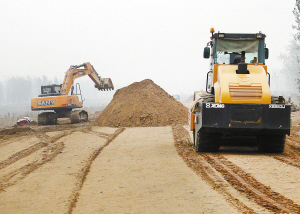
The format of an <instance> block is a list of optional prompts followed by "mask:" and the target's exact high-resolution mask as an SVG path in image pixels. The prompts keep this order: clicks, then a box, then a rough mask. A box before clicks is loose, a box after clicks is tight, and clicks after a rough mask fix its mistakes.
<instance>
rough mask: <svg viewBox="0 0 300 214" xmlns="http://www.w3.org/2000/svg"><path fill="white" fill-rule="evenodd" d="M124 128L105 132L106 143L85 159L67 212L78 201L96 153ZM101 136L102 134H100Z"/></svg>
mask: <svg viewBox="0 0 300 214" xmlns="http://www.w3.org/2000/svg"><path fill="white" fill-rule="evenodd" d="M124 130H125V128H120V129H118V130H116V132H115V133H114V134H112V135H110V136H108V135H107V134H105V136H106V137H107V136H108V139H107V141H106V143H105V144H104V145H103V146H102V147H100V148H98V149H96V150H95V151H94V152H93V153H92V154H91V156H90V158H89V160H88V161H87V163H86V165H85V166H84V167H83V168H82V169H81V172H80V174H79V175H78V180H79V181H78V183H77V184H76V189H75V190H74V191H73V193H72V196H71V198H70V204H69V211H68V214H71V213H72V212H73V209H74V208H75V206H76V203H77V201H78V197H79V195H80V190H81V189H82V186H83V184H84V182H85V180H86V177H87V175H88V173H89V172H90V168H91V165H92V163H93V161H94V160H95V159H96V158H97V157H98V155H99V154H100V153H101V151H102V150H103V149H104V148H105V147H106V146H108V145H109V144H110V142H111V141H113V140H114V139H115V138H116V137H117V136H118V135H119V134H121V133H122V132H123V131H124ZM92 132H93V133H96V131H92ZM100 135H101V136H102V134H101V133H100ZM102 137H103V136H102Z"/></svg>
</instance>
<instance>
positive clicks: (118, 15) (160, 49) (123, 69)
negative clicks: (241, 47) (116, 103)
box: [0, 0, 295, 94]
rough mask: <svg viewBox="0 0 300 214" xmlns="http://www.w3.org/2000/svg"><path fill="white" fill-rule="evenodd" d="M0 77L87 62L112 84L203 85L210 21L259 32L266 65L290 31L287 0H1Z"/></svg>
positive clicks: (272, 64)
mask: <svg viewBox="0 0 300 214" xmlns="http://www.w3.org/2000/svg"><path fill="white" fill-rule="evenodd" d="M0 2H1V7H0V23H1V29H2V30H1V34H0V63H1V76H2V80H3V77H4V78H8V77H10V76H27V75H30V76H33V77H37V76H40V77H42V75H46V76H47V77H50V78H52V77H54V76H57V77H58V78H59V79H63V77H64V72H65V71H66V70H67V69H68V68H69V66H70V65H78V64H81V63H83V62H90V63H91V64H92V65H93V66H94V68H95V69H96V70H97V72H98V73H99V74H100V75H101V76H102V77H110V78H111V79H112V81H113V83H114V85H115V86H116V88H120V87H124V86H127V85H129V84H131V83H133V82H136V81H141V80H143V79H146V78H149V79H152V80H153V81H154V82H155V83H157V84H158V85H160V86H161V87H162V88H163V89H165V90H166V91H167V92H168V93H170V94H181V93H185V94H188V93H191V94H192V93H193V91H195V90H200V89H204V88H205V79H206V73H207V71H208V60H206V59H203V48H204V47H205V46H206V43H207V42H208V41H209V37H210V33H209V30H210V28H211V27H214V28H215V30H216V31H220V32H229V33H257V32H259V31H262V32H263V33H265V34H266V35H267V38H266V44H267V47H268V48H269V51H270V58H269V60H268V61H267V65H268V66H269V67H268V71H269V72H270V73H271V75H272V71H275V70H276V69H277V70H278V69H279V67H280V65H281V64H280V63H279V62H278V56H279V54H280V53H282V52H284V51H285V50H284V48H285V46H287V45H288V42H289V40H290V39H291V33H292V25H293V24H294V16H293V14H292V11H293V8H294V6H295V0H285V1H282V0H230V1H229V0H228V1H224V0H215V1H214V0H129V1H127V0H106V1H103V0H102V1H101V0H82V1H79V0H72V1H71V0H70V1H68V0H51V1H50V0H49V1H46V0H43V1H41V0H26V1H25V0H19V1H16V0H1V1H0Z"/></svg>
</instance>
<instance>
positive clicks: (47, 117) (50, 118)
mask: <svg viewBox="0 0 300 214" xmlns="http://www.w3.org/2000/svg"><path fill="white" fill-rule="evenodd" d="M56 123H57V118H56V117H55V113H54V112H43V113H41V114H39V115H38V124H39V125H55V124H56Z"/></svg>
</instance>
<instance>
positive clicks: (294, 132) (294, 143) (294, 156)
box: [269, 127, 300, 168]
mask: <svg viewBox="0 0 300 214" xmlns="http://www.w3.org/2000/svg"><path fill="white" fill-rule="evenodd" d="M299 130H300V127H292V128H291V135H290V136H287V137H286V143H285V149H284V152H283V154H278V155H269V156H270V157H272V158H275V159H276V160H279V161H281V162H283V163H286V164H289V165H291V166H294V167H297V168H300V136H299Z"/></svg>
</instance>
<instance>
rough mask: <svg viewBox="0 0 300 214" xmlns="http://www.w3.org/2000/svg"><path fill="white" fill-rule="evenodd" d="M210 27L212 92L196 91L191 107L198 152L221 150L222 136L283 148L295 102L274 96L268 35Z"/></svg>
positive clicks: (209, 86) (261, 146)
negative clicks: (271, 85)
mask: <svg viewBox="0 0 300 214" xmlns="http://www.w3.org/2000/svg"><path fill="white" fill-rule="evenodd" d="M210 32H211V40H210V41H209V42H208V43H207V46H206V47H205V48H204V54H203V56H204V58H207V59H210V69H209V72H208V73H207V80H206V92H199V91H196V92H194V102H193V104H192V105H191V108H190V113H191V114H190V120H191V130H192V131H193V136H194V139H193V141H194V145H195V147H196V149H197V151H198V152H215V151H218V150H219V148H220V145H221V142H222V140H227V141H228V139H229V141H230V140H231V139H240V141H239V142H243V139H245V138H252V139H254V140H256V142H258V144H257V145H258V149H259V151H261V152H274V153H281V152H283V150H284V146H285V139H286V135H289V134H290V127H291V123H290V121H291V105H288V104H286V103H285V99H284V98H283V97H282V96H271V92H270V74H269V73H268V71H267V66H266V65H265V60H266V59H268V56H269V50H268V48H266V44H265V37H266V35H265V34H263V33H261V32H259V33H254V34H243V33H220V32H218V33H215V31H214V28H211V30H210Z"/></svg>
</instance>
